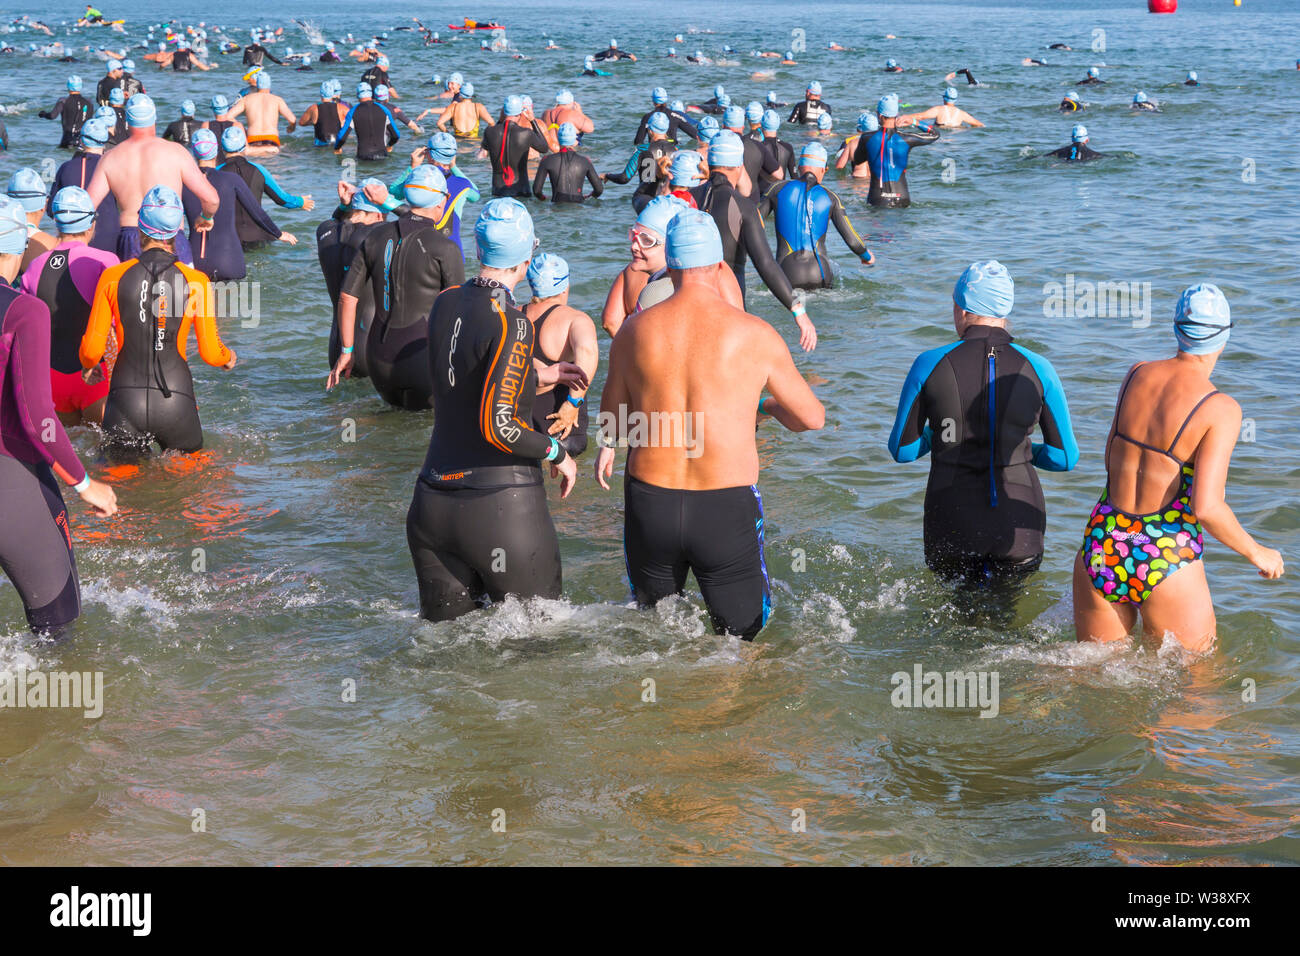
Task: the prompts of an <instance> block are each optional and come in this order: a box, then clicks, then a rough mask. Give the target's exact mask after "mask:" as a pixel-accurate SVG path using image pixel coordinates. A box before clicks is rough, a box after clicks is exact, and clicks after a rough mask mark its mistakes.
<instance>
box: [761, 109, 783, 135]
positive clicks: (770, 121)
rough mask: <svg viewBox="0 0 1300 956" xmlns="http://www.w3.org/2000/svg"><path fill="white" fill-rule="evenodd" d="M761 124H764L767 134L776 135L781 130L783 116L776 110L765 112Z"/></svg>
mask: <svg viewBox="0 0 1300 956" xmlns="http://www.w3.org/2000/svg"><path fill="white" fill-rule="evenodd" d="M760 122H761V123H762V124H763V130H764V131H765V132H768V133H775V132H776V131H777V130H779V129H780V128H781V114H780V113H778V112H777V111H776V110H763V116H762V119H761V120H760Z"/></svg>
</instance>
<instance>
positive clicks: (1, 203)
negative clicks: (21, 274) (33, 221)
mask: <svg viewBox="0 0 1300 956" xmlns="http://www.w3.org/2000/svg"><path fill="white" fill-rule="evenodd" d="M26 249H27V214H26V213H24V212H23V207H22V206H20V205H18V203H16V202H14V201H13V200H12V199H9V198H8V197H5V196H0V255H3V256H21V255H22V254H23V252H24V251H26Z"/></svg>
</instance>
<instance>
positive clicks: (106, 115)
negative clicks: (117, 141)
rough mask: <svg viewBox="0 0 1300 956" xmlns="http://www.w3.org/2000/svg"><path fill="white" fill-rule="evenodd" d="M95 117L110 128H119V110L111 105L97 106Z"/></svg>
mask: <svg viewBox="0 0 1300 956" xmlns="http://www.w3.org/2000/svg"><path fill="white" fill-rule="evenodd" d="M93 118H94V119H97V120H99V121H100V122H101V123H103V124H104V126H105V127H107V128H108V129H116V128H117V110H115V109H113V107H111V106H100V107H97V108H96V109H95V115H94V117H93Z"/></svg>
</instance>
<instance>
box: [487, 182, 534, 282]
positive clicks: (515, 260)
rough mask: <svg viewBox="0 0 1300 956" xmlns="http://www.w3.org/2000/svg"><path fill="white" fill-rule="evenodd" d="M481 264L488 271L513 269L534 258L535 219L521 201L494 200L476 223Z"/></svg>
mask: <svg viewBox="0 0 1300 956" xmlns="http://www.w3.org/2000/svg"><path fill="white" fill-rule="evenodd" d="M474 240H475V244H476V245H477V247H478V261H479V262H481V263H482V264H483V265H484V266H486V267H487V268H489V269H510V268H513V267H514V266H517V265H519V263H521V262H525V261H526V260H528V259H530V258H531V257H532V255H533V249H534V248H535V237H534V235H533V217H532V216H530V215H528V210H527V209H525V208H524V204H523V203H521V202H520V201H519V200H518V199H505V198H501V199H493V200H491V201H490V202H489V203H488V204H487V205H486V206H484V207H483V211H482V212H481V213H479V217H478V221H477V222H476V223H474Z"/></svg>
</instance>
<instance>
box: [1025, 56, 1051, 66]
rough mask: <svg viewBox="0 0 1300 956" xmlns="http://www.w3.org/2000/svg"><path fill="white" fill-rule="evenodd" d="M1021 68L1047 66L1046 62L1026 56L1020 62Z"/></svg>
mask: <svg viewBox="0 0 1300 956" xmlns="http://www.w3.org/2000/svg"><path fill="white" fill-rule="evenodd" d="M1020 65H1021V66H1047V61H1046V60H1038V59H1035V58H1034V57H1032V56H1027V57H1025V58H1024V59H1023V60H1021V61H1020Z"/></svg>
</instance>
